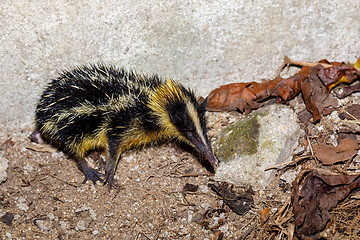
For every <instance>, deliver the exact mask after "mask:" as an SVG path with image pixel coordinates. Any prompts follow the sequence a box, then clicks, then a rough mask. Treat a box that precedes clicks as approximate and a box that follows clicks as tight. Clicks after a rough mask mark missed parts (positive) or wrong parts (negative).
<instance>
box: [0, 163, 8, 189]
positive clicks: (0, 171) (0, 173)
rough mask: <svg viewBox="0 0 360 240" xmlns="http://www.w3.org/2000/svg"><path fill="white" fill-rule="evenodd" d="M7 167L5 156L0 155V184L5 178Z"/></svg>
mask: <svg viewBox="0 0 360 240" xmlns="http://www.w3.org/2000/svg"><path fill="white" fill-rule="evenodd" d="M8 167H9V161H8V160H7V159H6V158H3V157H0V184H1V183H2V182H4V181H6V179H7V173H6V171H7V169H8Z"/></svg>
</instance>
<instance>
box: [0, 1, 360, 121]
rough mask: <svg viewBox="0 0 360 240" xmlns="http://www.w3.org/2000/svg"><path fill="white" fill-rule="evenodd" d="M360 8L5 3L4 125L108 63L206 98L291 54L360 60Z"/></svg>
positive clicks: (1, 52) (268, 72) (342, 4)
mask: <svg viewBox="0 0 360 240" xmlns="http://www.w3.org/2000/svg"><path fill="white" fill-rule="evenodd" d="M359 12H360V3H359V2H358V1H352V0H344V1H330V0H327V1H305V0H300V1H294V0H285V1H283V0H275V1H273V0H263V1H245V0H220V1H204V0H201V1H190V0H186V1H159V0H149V1H140V0H134V1H116V0H109V1H100V0H89V1H84V0H79V1H73V0H59V1H41V0H40V1H30V0H17V1H11V0H2V1H0V99H1V105H0V124H10V123H11V124H13V123H12V122H14V121H29V122H30V121H31V120H32V119H33V111H34V109H35V104H36V101H37V100H38V98H39V96H40V94H41V91H42V88H43V87H44V86H45V84H46V83H47V82H48V81H49V80H50V79H51V78H54V77H55V76H57V73H58V72H59V71H60V70H61V69H63V68H70V67H72V66H74V65H78V64H83V63H87V62H99V61H101V62H106V63H112V64H116V65H123V66H125V67H132V68H135V69H137V70H140V71H144V72H145V73H158V74H159V75H161V76H165V77H173V78H174V79H176V80H178V81H181V82H183V83H184V84H186V85H189V86H191V87H193V88H195V89H196V91H197V92H198V93H199V94H201V95H203V96H205V95H206V94H208V93H209V92H210V91H211V90H212V89H214V88H216V87H218V86H219V85H221V84H225V83H231V82H247V81H253V80H260V79H261V78H272V77H274V76H275V73H276V71H277V69H278V67H279V65H280V64H281V63H282V59H283V57H284V55H288V56H289V57H290V58H293V59H297V60H306V61H314V60H319V59H322V58H327V59H329V60H338V61H349V62H355V60H356V59H357V58H358V57H359V51H358V40H359V39H360V29H359V28H360V25H359V24H360V15H359V14H358V13H359Z"/></svg>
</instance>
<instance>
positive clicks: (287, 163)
mask: <svg viewBox="0 0 360 240" xmlns="http://www.w3.org/2000/svg"><path fill="white" fill-rule="evenodd" d="M309 157H312V156H302V157H298V158H297V159H295V160H293V161H290V162H285V163H280V164H277V165H274V166H271V167H268V168H265V171H268V170H271V169H279V168H280V167H282V168H285V167H289V166H292V165H295V164H298V163H299V162H300V161H301V160H303V159H306V158H309Z"/></svg>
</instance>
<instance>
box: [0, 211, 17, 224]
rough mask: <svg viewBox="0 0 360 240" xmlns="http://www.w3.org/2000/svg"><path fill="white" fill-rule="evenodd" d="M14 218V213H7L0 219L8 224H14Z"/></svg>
mask: <svg viewBox="0 0 360 240" xmlns="http://www.w3.org/2000/svg"><path fill="white" fill-rule="evenodd" d="M13 220H14V214H12V213H9V212H7V213H5V214H4V215H3V216H2V217H1V218H0V221H1V222H3V223H5V224H6V225H8V226H11V225H12V221H13Z"/></svg>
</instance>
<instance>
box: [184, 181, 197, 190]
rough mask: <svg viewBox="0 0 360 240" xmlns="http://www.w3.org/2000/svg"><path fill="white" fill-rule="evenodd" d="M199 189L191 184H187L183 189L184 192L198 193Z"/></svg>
mask: <svg viewBox="0 0 360 240" xmlns="http://www.w3.org/2000/svg"><path fill="white" fill-rule="evenodd" d="M198 189H199V186H198V185H194V184H191V183H186V184H185V186H184V187H183V192H196V191H197V190H198Z"/></svg>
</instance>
